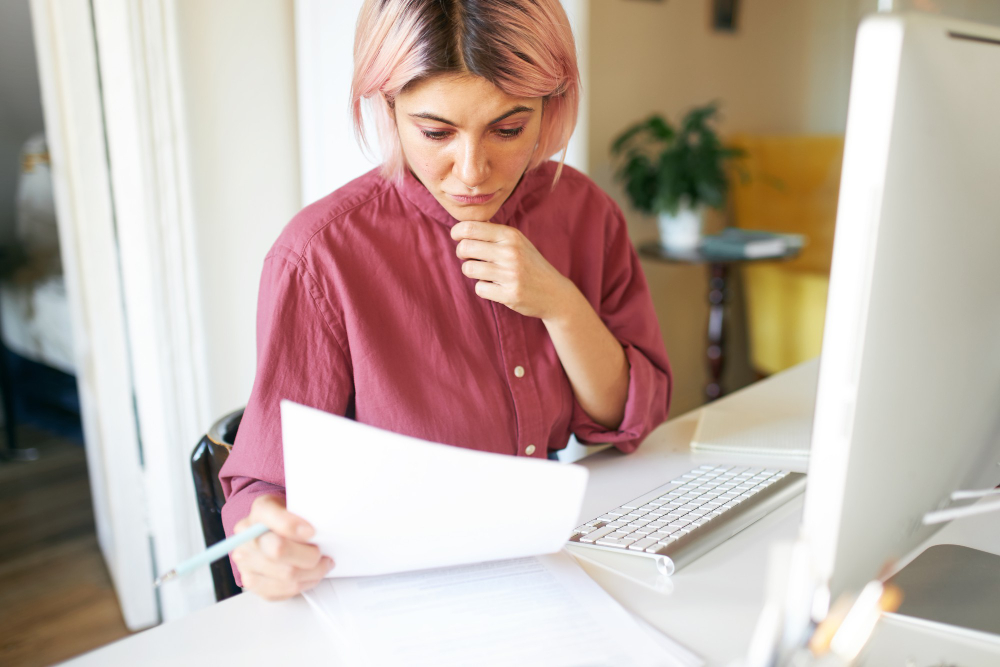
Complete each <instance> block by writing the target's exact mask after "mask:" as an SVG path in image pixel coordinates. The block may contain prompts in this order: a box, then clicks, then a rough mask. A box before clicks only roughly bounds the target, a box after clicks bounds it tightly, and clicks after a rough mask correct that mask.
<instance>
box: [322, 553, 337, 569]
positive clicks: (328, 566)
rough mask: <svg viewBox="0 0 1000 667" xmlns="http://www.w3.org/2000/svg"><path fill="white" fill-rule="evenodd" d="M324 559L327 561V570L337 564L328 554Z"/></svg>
mask: <svg viewBox="0 0 1000 667" xmlns="http://www.w3.org/2000/svg"><path fill="white" fill-rule="evenodd" d="M323 560H325V561H326V569H327V571H329V570H332V569H333V566H334V565H336V563H334V562H333V559H332V558H330V557H328V556H324V557H323Z"/></svg>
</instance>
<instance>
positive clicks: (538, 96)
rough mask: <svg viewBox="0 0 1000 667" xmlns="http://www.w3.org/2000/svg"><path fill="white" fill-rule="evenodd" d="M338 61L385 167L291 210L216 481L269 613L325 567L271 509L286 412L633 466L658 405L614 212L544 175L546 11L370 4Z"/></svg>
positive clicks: (570, 176)
mask: <svg viewBox="0 0 1000 667" xmlns="http://www.w3.org/2000/svg"><path fill="white" fill-rule="evenodd" d="M354 55H355V62H354V82H353V89H352V91H351V94H352V105H353V112H354V122H355V126H356V129H357V131H358V134H359V138H360V139H361V140H362V141H364V130H363V125H362V120H361V104H362V101H367V102H368V103H370V104H371V110H372V112H373V115H374V118H375V121H376V125H377V129H378V134H379V140H380V144H381V146H382V150H383V154H384V163H383V164H382V166H381V168H379V169H376V170H373V171H372V172H370V173H368V174H366V175H364V176H362V177H361V178H358V179H357V180H355V181H352V182H351V183H349V184H347V185H345V186H344V187H342V188H340V189H339V190H337V191H335V192H333V193H332V194H330V195H329V196H327V197H325V198H324V199H321V200H320V201H318V202H316V203H314V204H312V205H310V206H308V207H306V208H305V209H304V210H303V211H302V212H301V213H299V214H298V215H297V216H295V218H294V219H293V220H292V221H291V223H289V225H288V226H287V227H286V228H285V230H284V231H283V232H282V233H281V235H280V237H279V238H278V240H277V242H276V243H275V244H274V247H273V248H272V249H271V251H270V253H269V254H268V255H267V257H266V259H265V260H264V269H263V275H262V277H261V285H260V298H259V302H258V314H257V345H258V360H257V375H256V379H255V381H254V387H253V391H252V393H251V395H250V400H249V402H248V404H247V407H246V412H245V413H244V416H243V421H242V423H241V425H240V429H239V433H238V435H237V439H236V444H235V446H234V447H233V451H232V454H231V455H230V456H229V459H228V461H227V462H226V464H225V466H224V467H223V469H222V473H221V475H220V478H221V481H222V485H223V489H224V490H225V493H226V498H227V502H226V505H225V507H224V508H223V512H222V517H223V523H224V524H225V526H226V531H227V533H230V534H232V533H233V532H239V531H240V530H242V529H244V528H246V527H247V526H249V525H252V524H253V523H256V522H264V523H265V524H267V525H268V526H269V527H270V528H271V529H272V531H273V532H271V533H268V534H266V535H264V536H262V537H261V538H259V539H258V540H256V541H255V542H252V543H249V544H247V545H244V546H243V547H241V548H240V549H238V550H237V551H235V552H234V553H233V562H234V564H235V571H236V576H237V581H238V582H239V581H242V584H241V585H242V586H243V587H244V588H247V589H249V590H252V591H254V592H256V593H258V594H260V595H261V596H263V597H266V598H269V599H282V598H286V597H290V596H292V595H295V594H297V593H299V592H300V591H302V590H305V589H307V588H309V587H311V586H313V585H315V584H316V583H317V582H318V581H319V580H320V579H321V578H322V577H323V576H324V575H325V574H326V573H327V572H328V571H329V570H330V568H331V567H333V561H332V560H331V558H330V557H329V556H328V555H321V554H320V553H319V550H318V549H317V548H316V547H315V546H313V545H311V544H309V538H310V537H311V536H312V534H313V531H312V528H311V527H310V526H309V525H308V524H306V522H305V521H303V520H302V519H300V518H298V517H296V516H294V515H292V514H290V513H289V512H288V511H287V510H285V503H284V470H283V466H282V452H281V431H280V425H279V415H278V403H279V401H280V400H281V399H283V398H287V399H290V400H293V401H296V402H298V403H303V404H306V405H310V406H313V407H316V408H319V409H322V410H326V411H328V412H332V413H337V414H341V415H346V416H348V417H351V418H353V419H356V420H358V421H360V422H364V423H366V424H372V425H374V426H377V427H380V428H384V429H388V430H392V431H395V432H398V433H403V434H406V435H410V436H415V437H419V438H423V439H426V440H431V441H434V442H440V443H446V444H449V445H454V446H458V447H468V448H471V449H479V450H483V451H489V452H498V453H502V454H510V455H515V456H531V457H535V458H546V457H547V456H549V454H550V453H551V452H554V451H555V450H559V449H562V448H563V447H565V446H566V443H567V440H568V438H569V436H570V434H571V433H573V434H576V436H577V438H578V439H579V440H580V441H582V442H585V443H594V442H613V443H615V445H616V446H617V447H618V448H619V449H620V450H622V451H624V452H631V451H633V450H634V449H635V448H636V447H637V446H638V444H639V442H640V441H641V440H642V439H643V438H644V437H645V436H646V435H647V434H648V433H649V432H650V431H651V430H652V429H653V428H654V427H655V426H656V425H658V424H659V423H660V422H662V421H663V420H664V419H665V418H666V414H667V407H668V404H669V401H670V389H671V375H670V368H669V365H668V362H667V355H666V352H665V350H664V348H663V343H662V338H661V334H660V329H659V326H658V324H657V321H656V317H655V314H654V312H653V307H652V302H651V300H650V297H649V290H648V288H647V285H646V281H645V279H644V277H643V274H642V271H641V269H640V266H639V262H638V259H637V257H636V254H635V251H634V249H633V248H632V245H631V243H630V242H629V238H628V234H627V230H626V227H625V221H624V219H623V217H622V214H621V212H620V211H619V209H618V207H617V206H616V205H615V203H614V202H613V201H612V199H611V198H610V197H608V196H607V195H606V194H605V193H604V192H602V191H601V190H600V189H599V188H598V187H597V186H596V185H594V183H593V182H591V181H590V179H588V178H587V177H586V176H584V175H583V174H580V173H579V172H577V171H575V170H573V169H570V168H568V167H563V165H562V164H561V163H555V162H551V161H549V160H548V158H549V157H550V156H552V155H553V154H555V153H557V152H559V151H561V150H563V149H564V148H565V146H566V144H567V142H568V141H569V138H570V135H571V134H572V132H573V128H574V126H575V123H576V114H577V101H578V97H579V95H578V91H579V73H578V70H577V65H576V56H575V47H574V44H573V36H572V33H571V32H570V28H569V22H568V20H567V18H566V15H565V13H564V12H563V10H562V7H561V5H560V3H559V0H367V1H366V2H365V4H364V7H363V8H362V10H361V15H360V17H359V20H358V27H357V34H356V37H355V47H354ZM358 446H359V447H363V446H364V443H358ZM334 556H335V554H334Z"/></svg>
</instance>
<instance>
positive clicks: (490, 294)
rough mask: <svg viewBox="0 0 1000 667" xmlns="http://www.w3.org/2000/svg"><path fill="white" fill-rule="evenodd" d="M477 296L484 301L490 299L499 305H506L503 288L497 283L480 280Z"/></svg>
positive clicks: (477, 286) (477, 285)
mask: <svg viewBox="0 0 1000 667" xmlns="http://www.w3.org/2000/svg"><path fill="white" fill-rule="evenodd" d="M476 294H478V295H479V296H481V297H482V298H484V299H489V300H490V301H496V302H497V303H504V298H503V297H504V293H503V288H502V287H501V286H500V285H497V284H496V283H490V282H486V281H485V280H480V281H479V282H478V283H476Z"/></svg>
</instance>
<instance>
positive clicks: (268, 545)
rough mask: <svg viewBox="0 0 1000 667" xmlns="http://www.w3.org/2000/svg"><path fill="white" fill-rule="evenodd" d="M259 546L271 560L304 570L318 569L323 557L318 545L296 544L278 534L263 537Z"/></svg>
mask: <svg viewBox="0 0 1000 667" xmlns="http://www.w3.org/2000/svg"><path fill="white" fill-rule="evenodd" d="M257 546H258V548H259V549H260V550H261V551H262V552H264V555H265V556H267V557H268V558H270V559H271V560H273V561H276V562H279V563H287V564H289V565H292V566H294V567H298V568H302V569H310V568H313V567H316V565H317V564H318V563H319V561H320V558H322V556H323V555H322V554H321V553H320V552H319V547H317V546H316V545H314V544H303V543H301V542H296V541H295V540H290V539H288V538H287V537H282V536H281V535H278V534H277V533H267V534H265V535H261V536H260V537H259V538H257Z"/></svg>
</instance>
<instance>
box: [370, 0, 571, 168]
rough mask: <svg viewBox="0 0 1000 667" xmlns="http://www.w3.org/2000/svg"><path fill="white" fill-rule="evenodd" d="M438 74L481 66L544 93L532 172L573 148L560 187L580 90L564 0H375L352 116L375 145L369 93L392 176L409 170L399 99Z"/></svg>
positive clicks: (516, 92)
mask: <svg viewBox="0 0 1000 667" xmlns="http://www.w3.org/2000/svg"><path fill="white" fill-rule="evenodd" d="M438 74H472V75H475V76H480V77H482V78H484V79H486V80H487V81H489V82H490V83H492V84H493V85H495V86H496V87H497V88H499V89H500V90H502V91H503V92H505V93H507V94H508V95H511V96H514V97H541V98H543V112H542V127H541V134H540V136H539V139H538V146H537V148H536V149H535V153H534V155H533V156H532V158H531V162H530V163H529V164H528V170H531V169H534V168H535V167H537V166H538V165H540V164H542V163H543V162H544V161H545V160H547V159H548V158H549V157H550V156H552V155H553V154H554V153H556V152H558V151H560V150H562V151H564V152H563V156H562V159H561V160H560V162H559V168H558V169H557V170H556V175H555V179H554V180H553V182H552V185H553V187H554V186H555V184H556V183H557V182H558V180H559V175H560V173H561V172H562V165H563V161H564V160H565V159H566V153H565V149H566V146H567V144H568V143H569V138H570V135H572V134H573V129H574V127H576V118H577V107H578V104H579V98H580V72H579V69H578V68H577V63H576V46H575V44H574V42H573V32H572V30H570V26H569V20H568V19H567V18H566V12H565V11H563V8H562V5H561V4H560V2H559V0H365V3H364V5H363V6H362V8H361V13H360V14H359V16H358V26H357V31H356V33H355V37H354V77H353V80H352V82H351V114H352V116H353V120H354V131H355V134H356V136H357V138H358V141H359V143H360V144H361V145H362V146H363V147H365V148H368V146H369V143H368V139H367V137H366V136H365V129H364V121H363V119H362V112H361V103H362V100H368V103H369V104H370V105H371V110H372V115H373V117H374V121H375V126H376V130H377V131H378V137H379V143H380V145H381V147H382V153H383V155H382V157H383V162H382V175H383V176H384V177H385V178H386V179H388V180H391V181H394V182H396V183H399V182H400V181H402V179H403V176H404V174H405V173H406V172H405V169H406V164H405V160H404V158H403V149H402V146H401V145H400V143H399V133H398V131H397V129H396V121H395V115H394V110H393V107H394V103H395V98H396V96H397V95H398V94H399V93H400V92H402V91H403V90H405V89H406V87H407V86H410V85H413V84H415V83H417V82H419V81H421V80H424V79H427V78H429V77H432V76H435V75H438Z"/></svg>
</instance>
